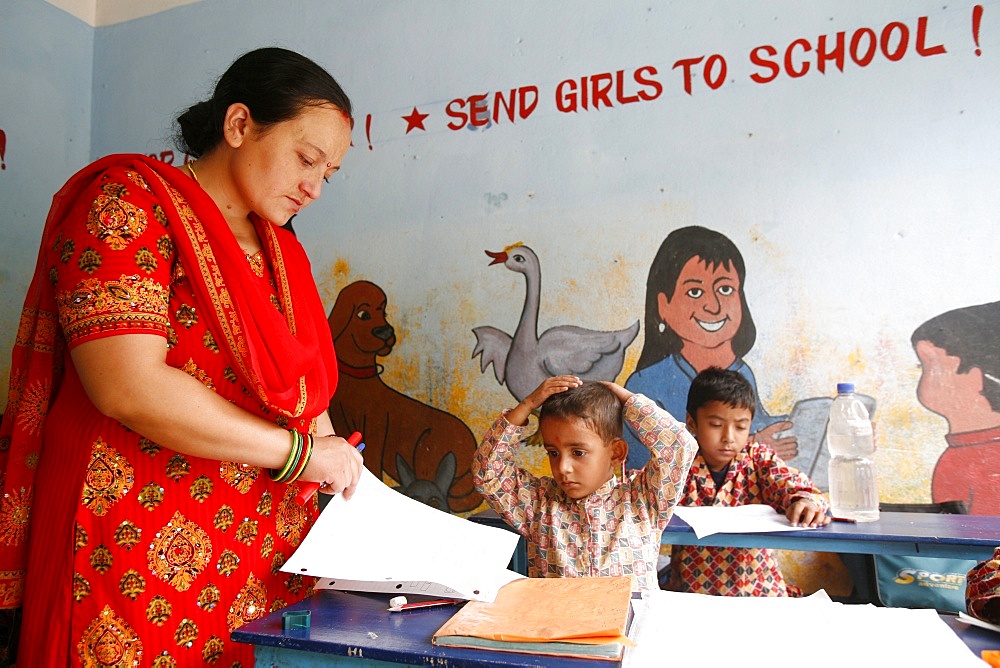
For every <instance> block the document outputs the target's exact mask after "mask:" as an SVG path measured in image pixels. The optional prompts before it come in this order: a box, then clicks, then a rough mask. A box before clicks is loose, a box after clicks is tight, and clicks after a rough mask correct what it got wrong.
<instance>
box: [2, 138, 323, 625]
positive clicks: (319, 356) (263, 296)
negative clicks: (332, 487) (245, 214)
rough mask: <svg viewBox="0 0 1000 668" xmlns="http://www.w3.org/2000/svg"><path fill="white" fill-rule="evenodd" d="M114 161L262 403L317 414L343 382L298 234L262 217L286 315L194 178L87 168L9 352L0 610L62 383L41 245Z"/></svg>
mask: <svg viewBox="0 0 1000 668" xmlns="http://www.w3.org/2000/svg"><path fill="white" fill-rule="evenodd" d="M114 165H121V166H126V167H128V168H131V169H133V170H135V171H136V172H137V173H138V174H139V175H141V176H142V177H143V178H144V179H145V180H146V183H147V184H148V185H149V187H150V189H151V190H152V192H153V193H154V194H155V195H156V196H157V199H158V200H159V201H160V203H161V206H162V208H163V210H164V213H165V214H166V217H167V221H168V223H167V224H168V227H169V228H170V229H171V230H172V232H173V235H172V236H173V242H174V244H175V247H176V251H177V255H178V258H179V261H180V263H181V265H182V266H183V268H184V271H185V273H186V274H187V276H188V279H189V280H190V281H191V285H192V287H193V289H194V291H195V294H196V295H197V297H198V298H199V301H200V303H201V304H202V305H203V308H204V311H203V313H204V314H205V315H206V316H207V317H208V318H209V323H208V327H209V329H210V331H211V332H212V335H213V336H214V337H215V339H216V342H217V343H218V344H219V348H220V352H222V353H224V354H226V355H228V356H229V358H230V359H231V360H232V365H231V366H232V368H233V370H234V371H235V372H236V373H237V375H238V376H239V377H240V380H241V381H242V382H243V384H244V385H245V387H246V388H247V389H248V390H250V391H251V392H252V393H253V394H254V395H255V396H256V397H257V398H258V400H259V401H260V402H261V404H262V405H264V406H267V407H268V408H270V409H272V410H274V411H276V412H278V413H280V414H282V415H285V416H288V417H304V418H312V417H315V416H317V415H319V414H320V413H321V412H322V411H325V410H326V409H327V406H328V405H329V401H330V397H332V396H333V392H334V390H335V389H336V384H337V362H336V356H335V354H334V351H333V340H332V337H331V336H330V333H329V331H328V330H327V329H326V328H325V327H319V326H318V325H319V324H324V325H325V323H326V314H325V312H324V309H323V303H322V300H321V298H320V296H319V292H318V291H317V289H316V283H315V281H314V280H313V277H312V272H311V268H310V265H309V260H308V258H307V256H306V254H305V250H304V249H303V248H302V246H301V244H299V242H298V240H297V239H296V238H295V236H294V235H293V234H292V233H291V232H289V231H287V230H284V229H281V228H278V227H276V226H274V225H272V224H270V223H268V222H266V221H263V220H260V219H255V220H254V225H255V227H256V229H257V233H258V235H259V236H260V239H261V244H262V246H263V249H264V252H265V253H266V254H267V256H268V258H269V260H270V262H271V266H272V268H273V271H274V276H275V281H276V283H277V287H278V295H279V299H280V301H281V307H282V312H280V313H279V312H278V310H277V309H275V308H274V307H273V306H272V305H271V301H270V296H269V294H267V292H266V290H264V289H263V288H261V287H260V283H259V281H257V280H253V277H252V269H251V268H250V266H249V263H247V262H246V261H245V260H244V258H243V251H242V249H240V247H239V244H238V243H237V242H236V239H235V237H234V236H233V234H232V231H231V230H230V229H229V226H228V224H227V223H226V221H225V219H224V218H223V216H222V214H221V212H220V211H219V208H218V207H217V206H216V204H215V202H214V201H213V200H212V199H211V198H210V197H209V196H208V195H207V194H206V193H205V191H204V190H202V189H201V187H200V186H199V185H198V184H197V183H196V182H195V181H194V180H192V179H190V178H188V177H187V176H186V175H184V174H183V173H181V172H180V171H179V170H177V169H175V168H174V167H170V166H168V165H165V164H164V163H161V162H159V161H157V160H153V159H151V158H147V157H146V156H143V155H111V156H107V157H105V158H102V159H101V160H98V161H97V162H94V163H92V164H91V165H88V166H87V167H85V168H83V169H82V170H80V171H79V172H77V173H76V174H75V175H73V177H71V178H70V180H69V181H67V183H66V185H65V186H63V188H62V189H61V190H60V191H59V192H58V193H57V194H56V195H55V197H53V201H52V207H51V209H50V210H49V215H48V217H47V219H46V221H45V230H44V232H43V233H42V242H41V247H40V249H39V253H38V260H37V263H36V266H35V273H34V276H33V277H32V280H31V285H30V287H29V288H28V294H27V297H26V298H25V301H24V308H23V309H22V312H21V320H20V323H19V325H18V330H17V335H16V338H15V341H14V349H13V352H12V355H11V357H12V360H11V370H10V391H9V394H8V400H7V408H6V411H5V413H4V416H3V422H2V424H0V466H2V471H3V472H2V473H0V608H14V607H18V606H19V605H20V603H21V597H22V592H23V585H24V573H25V567H26V560H27V542H28V541H27V537H28V526H29V519H30V516H31V500H32V495H33V492H34V482H35V469H36V466H37V463H38V459H39V457H40V456H41V451H42V444H43V435H44V431H45V415H46V414H47V412H48V408H49V406H50V405H51V403H52V400H53V399H54V397H55V396H56V394H57V392H58V389H59V384H60V381H61V380H62V372H63V369H62V365H63V362H64V354H65V347H66V342H65V339H64V338H63V335H62V332H61V330H60V328H59V320H58V315H57V307H56V295H55V289H54V286H53V285H52V283H51V282H50V281H49V280H48V272H47V269H46V267H45V249H46V248H47V247H49V246H50V245H51V244H52V243H53V242H54V240H55V239H56V237H57V236H58V234H59V230H60V227H61V225H62V223H63V220H64V218H65V217H66V215H67V214H68V212H69V211H70V209H71V208H72V206H73V204H74V203H75V202H76V200H77V198H78V197H80V195H81V194H82V193H83V192H84V191H86V189H87V188H88V187H89V186H90V185H91V184H93V182H94V181H95V180H96V179H98V178H100V176H101V174H102V173H103V172H104V171H105V170H107V169H108V168H109V167H111V166H114ZM228 286H236V289H230V288H229V287H228Z"/></svg>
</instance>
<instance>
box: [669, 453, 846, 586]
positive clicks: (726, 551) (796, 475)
mask: <svg viewBox="0 0 1000 668" xmlns="http://www.w3.org/2000/svg"><path fill="white" fill-rule="evenodd" d="M800 498H802V499H809V500H810V501H813V502H814V503H816V504H818V505H819V506H820V507H821V508H822V509H823V510H824V511H826V509H827V507H828V504H827V502H826V498H825V497H824V496H823V494H822V493H821V492H820V491H819V490H818V489H816V487H815V485H813V483H812V481H811V480H810V479H809V477H808V476H807V475H806V474H804V473H802V472H800V471H798V470H797V469H793V468H791V467H789V466H788V465H787V464H785V462H783V461H782V460H781V458H780V457H778V455H776V454H775V452H774V450H772V449H771V448H770V447H768V446H766V445H763V444H761V443H756V442H751V443H750V444H749V445H747V447H745V448H744V449H743V451H742V452H741V453H740V454H738V455H737V456H736V457H734V458H733V461H732V462H731V463H730V465H729V470H728V471H727V472H726V479H725V481H724V482H723V483H722V486H721V487H719V488H716V486H715V481H714V480H713V479H712V474H711V471H710V470H709V468H708V464H707V463H706V462H705V458H704V457H702V456H701V454H700V453H699V454H698V456H697V457H695V459H694V464H692V465H691V472H690V473H689V474H688V479H687V486H686V488H685V490H684V496H683V497H682V498H681V500H680V504H681V505H682V506H745V505H749V504H751V503H764V504H767V505H769V506H771V507H773V508H774V509H775V510H776V511H778V512H781V513H784V512H785V511H786V510H787V509H788V507H789V506H790V505H791V504H792V502H793V501H795V500H796V499H800ZM665 589H669V590H671V591H684V592H695V593H699V594H714V595H716V596H800V595H801V591H800V590H799V588H798V587H796V586H795V585H789V584H787V583H786V582H785V578H784V577H783V576H782V575H781V570H780V569H779V568H778V564H777V562H776V561H775V560H774V555H773V554H772V553H771V551H770V550H768V549H764V548H733V547H698V546H696V545H675V546H674V548H673V550H672V554H671V558H670V580H669V582H668V584H667V586H666V587H665Z"/></svg>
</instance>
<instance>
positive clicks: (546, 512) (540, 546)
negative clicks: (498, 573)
mask: <svg viewBox="0 0 1000 668" xmlns="http://www.w3.org/2000/svg"><path fill="white" fill-rule="evenodd" d="M624 408H625V410H624V416H625V420H626V422H628V424H630V425H631V426H632V427H633V428H634V429H635V430H636V432H637V433H638V434H639V436H640V438H641V439H642V442H643V444H644V445H645V446H646V447H648V448H649V449H650V450H652V452H653V456H652V457H651V458H650V460H649V463H648V464H646V466H645V467H644V468H642V469H641V470H634V471H629V472H628V473H627V475H626V477H625V480H623V481H621V482H619V480H618V477H617V476H612V477H611V479H610V480H609V481H608V482H606V483H604V484H603V485H602V486H601V487H599V488H598V489H597V490H596V491H595V492H594V493H593V494H591V495H590V496H588V497H586V498H584V499H578V500H574V499H571V498H569V497H568V496H566V493H565V492H564V491H563V490H562V489H561V488H560V487H559V485H557V484H556V482H555V480H553V479H552V477H550V476H542V477H537V476H534V475H532V474H531V473H529V472H528V471H525V470H524V469H522V468H519V467H518V466H517V464H516V462H515V458H514V450H515V448H516V447H517V445H518V444H519V442H520V439H521V436H522V435H523V434H524V432H525V431H526V428H525V427H518V426H516V425H512V424H511V423H510V422H508V421H507V417H506V416H507V413H508V412H509V411H504V412H503V414H502V415H500V417H498V418H497V420H496V422H494V423H493V426H492V427H491V428H490V430H489V431H488V432H487V433H486V435H485V436H484V437H483V442H482V444H481V445H480V446H479V450H478V451H477V452H476V459H475V461H474V463H473V468H472V472H473V476H474V478H473V479H474V481H475V483H476V489H478V490H479V492H480V493H481V494H482V495H483V497H485V498H486V500H487V502H488V503H489V505H490V507H491V508H493V509H494V510H495V511H496V512H497V513H499V514H500V516H501V517H503V519H504V520H505V521H506V522H507V523H508V524H509V525H511V526H512V527H514V529H516V530H517V531H518V533H520V534H521V535H522V536H524V537H525V538H526V539H527V543H528V576H529V577H600V576H605V577H606V576H620V575H632V576H634V579H633V588H635V589H638V590H640V591H643V590H648V589H657V588H658V585H657V579H656V561H657V558H658V557H659V553H660V534H661V533H662V532H663V529H664V528H665V527H666V526H667V523H668V522H669V521H670V517H671V515H673V512H674V507H675V506H676V505H677V498H678V495H679V494H680V492H681V491H682V485H683V482H684V478H685V476H686V475H687V471H688V469H689V468H690V466H691V460H692V459H693V458H694V454H695V452H697V449H698V444H697V441H695V440H694V437H693V436H691V434H690V433H689V432H688V431H687V429H686V428H685V426H684V424H683V423H682V422H678V421H677V420H675V419H674V418H673V417H671V416H670V414H669V413H667V412H666V411H664V410H663V409H661V408H659V407H658V406H657V405H656V404H655V403H654V402H653V401H651V400H649V399H647V398H646V397H644V396H642V395H641V394H635V395H633V396H632V397H630V398H629V400H628V401H626V402H625V407H624Z"/></svg>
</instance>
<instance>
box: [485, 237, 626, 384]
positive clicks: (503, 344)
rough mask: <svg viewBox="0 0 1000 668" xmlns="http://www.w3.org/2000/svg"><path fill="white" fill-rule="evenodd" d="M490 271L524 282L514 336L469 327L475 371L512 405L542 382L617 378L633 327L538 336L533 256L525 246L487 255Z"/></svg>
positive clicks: (561, 328)
mask: <svg viewBox="0 0 1000 668" xmlns="http://www.w3.org/2000/svg"><path fill="white" fill-rule="evenodd" d="M486 254H487V255H489V256H490V257H491V258H493V261H492V262H490V265H494V264H502V265H503V266H504V267H506V268H507V269H509V270H510V271H513V272H515V273H518V274H521V275H523V276H524V283H525V294H524V307H523V308H522V310H521V318H520V320H518V322H517V329H515V330H514V334H513V336H512V335H510V334H507V333H506V332H504V331H502V330H500V329H497V328H496V327H491V326H489V325H481V326H479V327H473V328H472V332H473V333H474V334H475V336H476V347H475V349H474V350H473V351H472V356H473V357H476V356H479V357H480V360H481V367H480V369H481V370H482V371H483V372H485V371H486V368H487V367H488V366H489V365H491V364H492V365H493V372H494V374H495V375H496V379H497V382H498V383H500V384H501V385H504V384H506V386H507V389H508V390H510V393H511V394H512V395H513V396H514V399H516V400H517V401H521V400H523V399H524V398H525V397H526V396H528V395H529V394H531V392H532V391H533V390H534V389H535V388H537V387H538V386H539V385H540V384H541V382H542V381H543V380H545V379H546V378H550V377H552V376H560V375H573V376H579V377H580V378H582V379H583V380H608V381H613V380H615V379H616V378H617V377H618V374H619V373H621V370H622V365H623V364H624V362H625V349H626V348H628V346H629V344H630V343H632V341H633V340H634V339H635V337H636V334H638V333H639V322H638V321H636V322H635V323H633V324H632V325H631V326H629V327H627V328H626V329H619V330H616V331H610V332H607V331H597V330H592V329H585V328H583V327H579V326H577V325H556V326H555V327H552V328H550V329H546V330H545V331H544V332H542V334H541V336H539V334H538V310H539V308H540V305H541V301H542V299H541V297H542V268H541V264H540V263H539V261H538V255H536V254H535V251H533V250H532V249H531V248H529V247H528V246H525V245H523V244H514V245H513V246H508V247H507V248H505V249H504V250H503V251H501V252H491V251H486Z"/></svg>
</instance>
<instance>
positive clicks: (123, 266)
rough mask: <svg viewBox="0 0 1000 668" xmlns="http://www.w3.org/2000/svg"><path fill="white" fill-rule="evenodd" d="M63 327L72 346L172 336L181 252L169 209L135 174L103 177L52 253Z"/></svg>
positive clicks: (115, 172) (75, 209)
mask: <svg viewBox="0 0 1000 668" xmlns="http://www.w3.org/2000/svg"><path fill="white" fill-rule="evenodd" d="M46 259H47V266H48V269H49V280H51V281H52V282H53V284H54V285H55V293H56V303H57V306H58V312H59V324H60V325H61V327H62V330H63V334H64V335H65V337H66V341H67V344H68V345H69V346H70V347H73V346H75V345H77V344H80V343H83V342H84V341H89V340H92V339H97V338H102V337H105V336H111V335H115V334H134V333H146V334H158V335H160V336H163V337H166V336H167V335H168V327H169V319H168V316H167V305H168V300H169V293H170V280H171V276H172V275H173V271H174V264H175V251H174V244H173V241H172V239H171V236H170V233H169V230H168V229H167V226H166V217H165V215H164V212H163V209H162V208H161V207H160V205H159V203H158V202H157V201H156V200H155V198H154V196H153V194H152V193H151V192H150V190H149V188H148V186H147V185H146V183H145V181H144V180H143V179H142V177H140V176H139V175H138V174H137V173H136V172H134V171H132V170H130V169H128V168H125V167H115V168H111V169H109V170H108V171H106V172H104V173H103V174H102V175H101V176H100V177H99V178H98V179H96V180H95V182H94V184H93V185H91V186H90V187H89V188H88V189H87V190H85V191H84V192H83V194H82V195H81V196H80V197H79V198H78V200H77V201H76V202H75V203H74V204H73V206H72V207H71V208H70V212H69V215H68V216H67V217H66V219H65V220H63V221H62V222H61V223H60V225H59V228H58V233H57V234H56V236H55V238H54V239H52V240H51V242H50V243H49V246H48V248H47V249H46Z"/></svg>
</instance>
